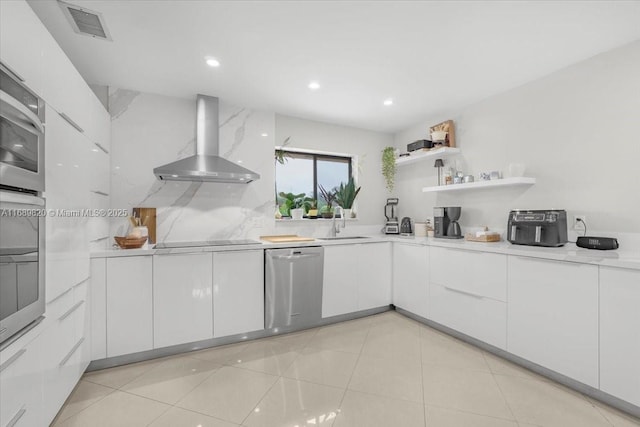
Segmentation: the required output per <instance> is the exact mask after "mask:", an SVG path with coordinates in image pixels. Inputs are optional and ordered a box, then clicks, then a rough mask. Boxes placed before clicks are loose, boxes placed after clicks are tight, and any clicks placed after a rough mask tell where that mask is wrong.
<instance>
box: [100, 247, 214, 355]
mask: <svg viewBox="0 0 640 427" xmlns="http://www.w3.org/2000/svg"><path fill="white" fill-rule="evenodd" d="M212 270H213V267H212V256H211V253H191V254H168V255H154V256H153V346H154V348H162V347H168V346H171V345H176V344H183V343H186V342H193V341H201V340H206V339H211V338H213V314H212V308H213V303H212V288H213V285H212V280H213V272H212ZM107 277H108V276H107Z"/></svg>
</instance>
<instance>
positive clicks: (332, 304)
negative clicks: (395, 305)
mask: <svg viewBox="0 0 640 427" xmlns="http://www.w3.org/2000/svg"><path fill="white" fill-rule="evenodd" d="M323 276H324V277H323V287H322V317H323V318H325V317H331V316H337V315H340V314H347V313H355V312H357V311H360V310H367V309H371V308H378V307H383V306H385V305H389V304H391V280H392V277H391V244H390V243H388V242H383V243H366V244H355V245H336V246H325V248H324V272H323Z"/></svg>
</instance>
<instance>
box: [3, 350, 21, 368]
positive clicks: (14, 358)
mask: <svg viewBox="0 0 640 427" xmlns="http://www.w3.org/2000/svg"><path fill="white" fill-rule="evenodd" d="M26 352H27V349H26V348H23V349H21V350H20V351H18V352H17V353H16V354H14V355H13V356H11V357H10V358H9V359H8V360H7V361H6V362H4V363H3V364H2V365H0V372H2V371H4V370H5V369H7V368H8V367H9V366H11V365H12V364H13V363H14V362H15V361H16V360H18V359H20V358H21V357H22V355H23V354H25V353H26Z"/></svg>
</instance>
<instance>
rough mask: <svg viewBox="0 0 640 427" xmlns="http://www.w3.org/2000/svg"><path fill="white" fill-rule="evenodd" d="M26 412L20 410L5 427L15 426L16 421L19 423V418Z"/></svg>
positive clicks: (25, 410) (24, 409)
mask: <svg viewBox="0 0 640 427" xmlns="http://www.w3.org/2000/svg"><path fill="white" fill-rule="evenodd" d="M26 412H27V408H22V409H20V410H19V411H18V413H17V414H15V415H14V416H13V418H11V421H9V423H8V424H7V427H13V426H15V425H16V424H17V423H18V421H20V418H22V417H23V415H24V414H25V413H26Z"/></svg>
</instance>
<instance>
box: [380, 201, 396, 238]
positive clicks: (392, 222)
mask: <svg viewBox="0 0 640 427" xmlns="http://www.w3.org/2000/svg"><path fill="white" fill-rule="evenodd" d="M397 206H398V199H397V198H390V199H387V204H386V205H385V206H384V217H385V218H386V219H387V222H385V223H384V234H400V224H399V223H398V216H397V214H396V207H397Z"/></svg>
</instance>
